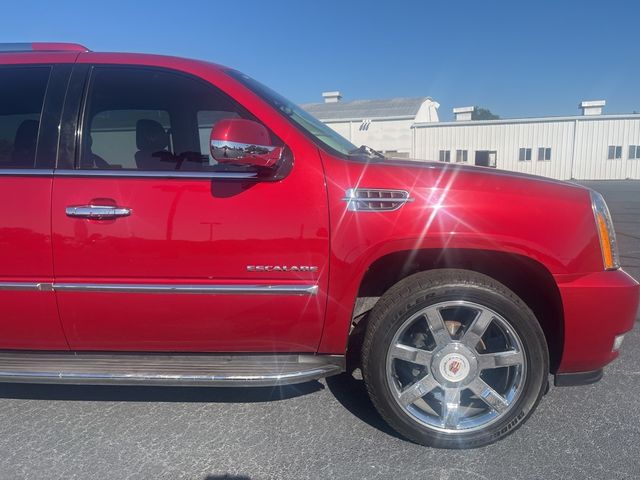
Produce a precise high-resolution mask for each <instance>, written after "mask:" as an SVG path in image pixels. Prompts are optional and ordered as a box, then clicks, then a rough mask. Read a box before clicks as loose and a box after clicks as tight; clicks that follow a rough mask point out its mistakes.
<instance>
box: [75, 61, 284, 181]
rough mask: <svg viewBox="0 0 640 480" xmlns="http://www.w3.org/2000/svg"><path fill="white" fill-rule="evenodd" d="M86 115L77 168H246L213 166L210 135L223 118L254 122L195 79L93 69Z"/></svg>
mask: <svg viewBox="0 0 640 480" xmlns="http://www.w3.org/2000/svg"><path fill="white" fill-rule="evenodd" d="M85 111H86V113H85V120H84V127H83V139H82V148H81V152H80V167H81V168H97V169H126V170H147V171H149V170H182V171H202V170H231V169H233V170H238V169H243V168H246V167H231V166H222V165H220V166H218V165H217V164H216V162H215V161H214V160H213V159H212V158H211V157H210V155H209V133H210V131H211V128H212V127H213V125H215V123H216V122H217V121H219V120H221V119H223V118H229V117H239V118H248V119H251V120H255V119H254V118H253V117H252V116H251V115H250V114H249V113H248V112H246V110H244V109H243V108H242V107H241V106H240V105H239V104H237V103H236V102H235V101H234V100H233V99H231V98H230V97H229V96H227V95H226V94H224V93H222V92H221V91H220V90H218V89H217V88H215V87H213V86H212V85H209V84H207V83H205V82H203V81H200V80H198V79H196V78H192V77H189V76H186V75H181V74H179V73H172V72H168V71H164V70H157V69H150V68H128V67H97V68H95V70H94V72H93V74H92V77H91V84H90V89H89V95H88V100H87V106H86V108H85ZM272 141H273V144H281V142H280V141H279V140H278V139H277V138H275V137H273V138H272Z"/></svg>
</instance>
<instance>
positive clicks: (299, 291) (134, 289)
mask: <svg viewBox="0 0 640 480" xmlns="http://www.w3.org/2000/svg"><path fill="white" fill-rule="evenodd" d="M0 290H27V291H51V290H53V291H56V292H100V293H178V294H192V295H193V294H199V295H224V294H227V295H316V294H317V293H318V286H317V285H310V284H292V285H284V284H276V285H273V284H264V285H263V284H251V285H229V284H220V285H203V284H190V285H180V284H166V283H165V284H153V283H66V282H61V283H42V282H0Z"/></svg>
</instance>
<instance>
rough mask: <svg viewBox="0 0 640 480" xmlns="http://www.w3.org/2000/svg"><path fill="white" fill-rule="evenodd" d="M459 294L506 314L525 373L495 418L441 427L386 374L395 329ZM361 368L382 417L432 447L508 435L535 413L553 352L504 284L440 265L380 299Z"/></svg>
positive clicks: (465, 444) (473, 443)
mask: <svg viewBox="0 0 640 480" xmlns="http://www.w3.org/2000/svg"><path fill="white" fill-rule="evenodd" d="M460 300H464V301H466V302H473V303H474V304H479V305H482V306H486V307H487V309H491V310H492V311H493V312H496V313H497V314H499V315H500V316H501V318H502V319H503V320H506V323H508V325H509V326H510V327H511V329H512V331H514V332H515V333H516V334H517V336H518V337H519V341H520V344H521V345H522V347H523V350H524V359H523V360H522V364H523V365H525V366H522V367H518V368H522V369H523V370H522V371H524V372H526V373H523V374H522V375H521V377H520V382H521V383H520V384H519V385H520V387H519V389H520V393H519V396H517V397H515V400H514V401H513V403H512V404H511V405H509V407H508V409H507V410H506V411H505V412H503V413H501V414H500V415H502V416H498V418H497V419H496V420H495V421H493V423H490V422H487V425H486V427H485V426H482V425H480V426H479V427H477V428H476V429H471V431H466V430H465V429H464V428H461V429H460V430H458V431H453V432H452V431H446V432H443V431H442V430H439V429H437V428H432V427H431V426H429V425H425V424H424V423H421V422H420V421H418V420H417V419H416V418H414V417H412V416H411V414H410V412H408V411H405V409H403V407H402V406H401V405H400V403H399V401H398V400H396V398H397V393H396V394H395V395H394V393H393V392H392V387H391V385H390V382H391V381H392V380H390V379H389V375H388V374H387V353H388V351H389V348H390V345H391V342H392V340H393V339H394V337H395V335H396V332H398V330H399V329H400V328H401V327H402V325H403V324H405V321H407V319H410V318H411V316H412V315H414V314H415V313H416V312H420V311H421V310H422V309H424V308H425V307H429V306H431V305H435V304H442V302H447V301H449V302H451V301H460ZM434 338H435V337H434ZM433 358H435V357H433ZM393 365H396V364H395V363H394V364H393ZM440 368H442V367H440ZM445 368H446V367H445ZM362 370H363V376H364V380H365V383H366V386H367V390H368V392H369V396H370V397H371V400H372V402H373V404H374V405H375V407H376V409H377V410H378V412H379V413H380V415H381V416H382V418H383V419H384V420H385V421H386V422H387V423H388V424H389V425H390V426H391V427H392V428H394V429H395V430H396V431H397V432H399V433H400V434H401V435H403V436H404V437H406V438H407V439H409V440H411V441H413V442H416V443H418V444H422V445H428V446H432V447H439V448H474V447H480V446H483V445H488V444H491V443H493V442H496V441H498V440H500V439H501V438H504V437H505V436H507V435H509V434H510V433H512V432H513V431H515V430H516V429H517V428H518V427H519V426H520V425H522V424H523V423H524V421H525V420H526V419H527V418H528V417H529V416H530V415H531V414H532V412H533V411H534V410H535V408H536V407H537V405H538V403H539V402H540V399H541V397H542V395H543V393H544V391H545V388H546V386H547V384H548V372H549V354H548V350H547V344H546V341H545V337H544V333H543V332H542V329H541V328H540V324H539V323H538V321H537V319H536V317H535V316H534V314H533V312H532V311H531V309H529V307H528V306H527V305H526V304H525V303H524V302H523V301H522V300H521V299H520V298H519V297H518V296H516V295H515V294H514V293H513V292H512V291H511V290H509V289H508V288H507V287H506V286H504V285H502V284H501V283H499V282H497V281H495V280H493V279H492V278H490V277H488V276H486V275H483V274H480V273H477V272H472V271H468V270H455V269H442V270H432V271H427V272H421V273H417V274H415V275H411V276H409V277H407V278H405V279H403V280H402V281H400V282H398V283H397V284H396V285H394V286H393V287H392V288H390V289H389V290H388V291H387V292H386V293H385V294H384V295H383V296H382V297H381V298H380V299H379V300H378V302H377V304H376V305H375V307H374V308H373V310H372V312H371V314H370V319H369V323H368V326H367V331H366V334H365V338H364V343H363V346H362ZM431 371H433V369H432V370H431ZM452 371H453V370H452ZM478 371H480V370H478ZM454 373H455V372H454ZM436 375H437V374H436ZM442 392H444V390H442ZM442 395H444V394H442ZM442 398H443V400H442V402H443V404H442V408H444V397H442ZM473 398H474V399H475V400H476V401H477V400H479V398H478V397H473Z"/></svg>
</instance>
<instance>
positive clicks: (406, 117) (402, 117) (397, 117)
mask: <svg viewBox="0 0 640 480" xmlns="http://www.w3.org/2000/svg"><path fill="white" fill-rule="evenodd" d="M314 116H315V117H316V118H317V119H318V120H321V121H322V122H324V123H335V122H360V121H362V120H365V119H366V120H411V119H413V118H416V116H415V115H395V116H386V117H385V116H377V117H376V116H372V115H368V116H366V117H352V118H322V117H319V116H317V115H314Z"/></svg>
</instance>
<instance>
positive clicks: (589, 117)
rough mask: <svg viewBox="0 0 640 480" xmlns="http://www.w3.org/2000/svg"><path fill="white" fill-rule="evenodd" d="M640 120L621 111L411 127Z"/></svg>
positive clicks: (430, 123)
mask: <svg viewBox="0 0 640 480" xmlns="http://www.w3.org/2000/svg"><path fill="white" fill-rule="evenodd" d="M625 119H629V120H640V113H622V114H610V115H571V116H562V117H530V118H526V117H525V118H500V119H498V120H465V121H458V122H456V121H450V122H419V123H414V124H413V125H411V128H423V127H464V126H469V125H500V124H510V123H550V122H575V121H579V122H592V121H598V120H625Z"/></svg>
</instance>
